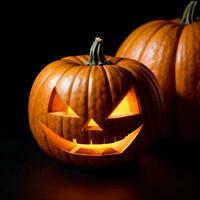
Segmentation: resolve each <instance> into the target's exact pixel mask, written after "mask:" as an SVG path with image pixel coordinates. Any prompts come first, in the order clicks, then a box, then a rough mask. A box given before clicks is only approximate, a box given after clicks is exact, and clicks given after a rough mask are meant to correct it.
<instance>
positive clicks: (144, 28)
mask: <svg viewBox="0 0 200 200" xmlns="http://www.w3.org/2000/svg"><path fill="white" fill-rule="evenodd" d="M154 23H160V20H155V21H152V22H150V23H147V24H144V25H143V26H142V27H141V29H142V30H139V29H136V30H137V31H138V33H137V34H136V35H135V36H134V37H133V36H132V33H133V32H132V33H130V35H129V36H128V37H127V38H126V39H125V41H124V42H123V43H122V45H121V46H120V48H119V49H118V51H117V54H116V55H117V56H118V54H119V51H121V49H123V53H121V52H120V54H123V56H125V54H126V52H129V49H130V48H131V46H132V43H133V41H134V40H137V39H138V38H139V37H140V35H141V34H143V33H144V32H145V31H146V29H147V28H150V27H151V26H152V25H154ZM130 38H131V39H130ZM127 41H129V42H128V44H126V42H127ZM124 46H126V48H125V47H124ZM124 48H125V49H124Z"/></svg>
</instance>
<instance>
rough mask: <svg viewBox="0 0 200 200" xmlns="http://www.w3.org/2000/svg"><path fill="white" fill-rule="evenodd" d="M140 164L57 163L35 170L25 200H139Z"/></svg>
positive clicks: (29, 180)
mask: <svg viewBox="0 0 200 200" xmlns="http://www.w3.org/2000/svg"><path fill="white" fill-rule="evenodd" d="M138 170H139V169H138V167H137V165H135V164H134V163H131V164H129V165H125V166H119V167H116V168H115V169H114V168H106V169H92V168H79V167H74V166H67V165H64V164H61V163H56V164H55V163H54V164H52V166H49V167H47V166H46V167H41V168H38V169H34V172H31V173H30V176H28V177H26V180H25V181H24V182H26V184H25V185H24V193H23V197H22V199H29V200H40V199H41V200H46V199H48V200H64V199H70V200H121V199H123V200H134V199H135V200H137V199H138V197H137V192H136V190H135V188H136V183H135V180H136V179H137V174H138V173H139V171H138Z"/></svg>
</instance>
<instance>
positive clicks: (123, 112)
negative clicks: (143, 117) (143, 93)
mask: <svg viewBox="0 0 200 200" xmlns="http://www.w3.org/2000/svg"><path fill="white" fill-rule="evenodd" d="M139 113H140V107H139V102H138V98H137V95H136V92H135V89H134V88H131V89H130V90H129V92H128V93H127V94H126V96H125V97H124V98H123V99H122V101H121V102H120V103H119V104H118V105H117V107H116V108H115V109H114V111H113V112H112V113H111V114H110V116H109V117H108V118H115V117H121V116H129V115H136V114H139Z"/></svg>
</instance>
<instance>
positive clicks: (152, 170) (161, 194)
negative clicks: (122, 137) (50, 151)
mask: <svg viewBox="0 0 200 200" xmlns="http://www.w3.org/2000/svg"><path fill="white" fill-rule="evenodd" d="M160 145H161V146H162V147H161V146H160V147H158V150H155V152H154V153H153V152H149V154H147V155H144V156H143V157H142V158H141V159H140V160H139V161H138V163H137V165H136V164H130V163H129V164H128V165H127V166H123V167H115V168H107V169H104V170H102V169H85V168H78V167H72V166H68V165H62V164H58V163H56V162H54V161H53V160H52V159H50V158H48V157H47V156H46V155H44V154H42V153H41V154H40V153H39V152H38V153H37V154H27V159H26V162H24V164H23V165H22V164H21V165H20V166H21V168H20V170H21V175H20V182H19V181H16V182H14V185H16V187H18V186H19V187H20V191H19V193H20V200H143V199H144V200H146V199H147V200H150V199H153V200H161V199H162V200H169V199H170V200H174V199H175V200H177V199H181V200H184V199H187V200H188V199H199V198H194V197H195V196H197V195H199V177H200V174H199V167H200V163H199V162H198V156H197V155H199V153H196V154H195V152H198V151H197V150H198V149H199V145H198V146H196V148H193V150H192V151H189V150H188V149H190V150H191V149H192V146H188V145H185V144H184V145H183V146H182V145H179V146H177V144H176V143H175V144H174V145H173V143H166V145H165V144H163V143H160ZM163 146H165V147H164V148H163ZM169 146H170V148H171V150H170V151H169V150H168V151H166V150H165V149H169ZM173 146H174V147H173ZM185 147H190V148H187V149H186V148H185ZM27 148H28V147H27ZM184 149H185V150H184ZM156 152H157V153H156ZM12 164H13V163H11V164H10V166H14V165H12ZM18 173H19V169H18ZM12 190H13V189H12ZM9 191H10V190H9ZM6 200H7V199H6Z"/></svg>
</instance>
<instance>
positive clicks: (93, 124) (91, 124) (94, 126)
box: [83, 119, 103, 131]
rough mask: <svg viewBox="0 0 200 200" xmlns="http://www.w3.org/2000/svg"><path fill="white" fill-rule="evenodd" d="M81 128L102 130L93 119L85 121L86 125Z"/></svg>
mask: <svg viewBox="0 0 200 200" xmlns="http://www.w3.org/2000/svg"><path fill="white" fill-rule="evenodd" d="M83 130H88V131H89V130H93V131H103V130H102V129H101V128H100V127H99V125H98V124H97V123H96V122H95V121H94V120H93V119H90V120H89V121H88V122H87V123H86V125H85V126H84V127H83Z"/></svg>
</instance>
